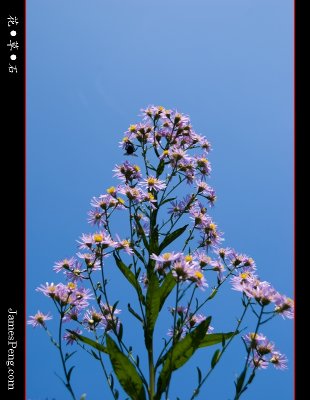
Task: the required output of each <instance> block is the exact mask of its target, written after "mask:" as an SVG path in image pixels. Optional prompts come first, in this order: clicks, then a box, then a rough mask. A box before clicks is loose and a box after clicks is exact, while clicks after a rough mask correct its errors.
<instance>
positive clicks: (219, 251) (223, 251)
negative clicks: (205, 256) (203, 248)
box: [213, 247, 234, 260]
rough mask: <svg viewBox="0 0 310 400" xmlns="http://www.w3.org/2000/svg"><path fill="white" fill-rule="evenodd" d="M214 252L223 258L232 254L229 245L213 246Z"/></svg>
mask: <svg viewBox="0 0 310 400" xmlns="http://www.w3.org/2000/svg"><path fill="white" fill-rule="evenodd" d="M213 251H214V253H215V254H217V255H219V256H220V257H221V258H222V259H223V260H224V259H225V258H226V257H229V256H230V255H232V253H233V252H234V250H232V249H231V248H230V247H226V248H223V247H220V248H214V250H213Z"/></svg>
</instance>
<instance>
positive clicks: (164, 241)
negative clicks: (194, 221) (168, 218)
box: [159, 224, 188, 253]
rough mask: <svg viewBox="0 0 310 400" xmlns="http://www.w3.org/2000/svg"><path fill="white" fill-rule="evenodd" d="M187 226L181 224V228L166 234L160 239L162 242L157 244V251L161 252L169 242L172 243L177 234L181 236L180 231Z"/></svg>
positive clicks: (182, 231)
mask: <svg viewBox="0 0 310 400" xmlns="http://www.w3.org/2000/svg"><path fill="white" fill-rule="evenodd" d="M187 227H188V224H187V225H185V226H183V227H182V228H179V229H176V230H175V231H174V232H172V233H170V234H169V235H168V236H166V237H165V239H164V240H163V241H162V243H161V244H160V246H159V253H161V252H162V251H163V250H164V249H165V248H166V247H167V246H169V244H170V243H172V242H173V241H175V240H176V239H177V238H178V237H179V236H181V235H182V233H184V232H185V230H186V228H187Z"/></svg>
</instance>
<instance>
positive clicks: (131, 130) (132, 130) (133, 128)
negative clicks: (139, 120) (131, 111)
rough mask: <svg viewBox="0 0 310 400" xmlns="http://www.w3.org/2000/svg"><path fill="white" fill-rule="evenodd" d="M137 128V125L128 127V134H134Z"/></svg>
mask: <svg viewBox="0 0 310 400" xmlns="http://www.w3.org/2000/svg"><path fill="white" fill-rule="evenodd" d="M136 128H137V125H130V127H129V130H130V132H135V131H136Z"/></svg>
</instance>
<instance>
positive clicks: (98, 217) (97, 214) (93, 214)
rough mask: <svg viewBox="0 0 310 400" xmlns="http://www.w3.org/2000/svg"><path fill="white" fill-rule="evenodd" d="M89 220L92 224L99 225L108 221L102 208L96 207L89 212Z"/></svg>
mask: <svg viewBox="0 0 310 400" xmlns="http://www.w3.org/2000/svg"><path fill="white" fill-rule="evenodd" d="M88 216H89V218H88V220H87V222H88V223H89V224H91V225H97V226H105V225H106V223H107V220H106V216H105V214H104V213H103V212H101V209H100V208H95V209H94V210H90V211H89V212H88Z"/></svg>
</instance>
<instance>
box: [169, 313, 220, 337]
mask: <svg viewBox="0 0 310 400" xmlns="http://www.w3.org/2000/svg"><path fill="white" fill-rule="evenodd" d="M169 311H170V313H171V314H172V316H173V317H176V316H177V319H176V324H175V327H171V328H169V329H168V332H167V335H168V336H170V337H174V338H175V339H177V340H179V339H183V338H184V337H185V336H186V335H187V333H189V332H191V331H192V330H193V329H194V328H196V327H197V326H198V325H199V324H200V323H201V322H202V321H204V320H205V319H206V318H207V317H206V316H205V315H203V314H194V313H192V312H190V310H189V309H188V308H187V307H183V306H178V307H177V308H175V307H170V308H169ZM213 330H214V328H213V327H212V326H210V325H209V327H208V331H207V334H210V333H212V332H213Z"/></svg>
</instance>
